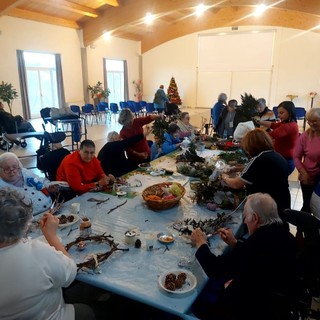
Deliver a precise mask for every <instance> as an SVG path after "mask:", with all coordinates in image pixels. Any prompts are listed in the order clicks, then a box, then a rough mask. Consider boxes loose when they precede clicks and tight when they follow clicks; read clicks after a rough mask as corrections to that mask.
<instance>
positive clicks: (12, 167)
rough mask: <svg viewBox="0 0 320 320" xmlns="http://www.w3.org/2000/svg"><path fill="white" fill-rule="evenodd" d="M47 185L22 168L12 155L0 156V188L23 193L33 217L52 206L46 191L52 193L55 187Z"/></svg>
mask: <svg viewBox="0 0 320 320" xmlns="http://www.w3.org/2000/svg"><path fill="white" fill-rule="evenodd" d="M49 183H50V182H49V181H48V180H46V179H44V178H39V177H38V176H37V175H36V174H34V173H33V172H31V171H30V170H28V169H25V168H23V166H22V164H21V162H20V160H19V159H18V157H17V156H16V155H15V154H14V153H12V152H6V153H4V154H2V155H1V156H0V188H1V189H3V188H10V189H12V190H17V191H19V192H21V193H23V194H24V196H25V198H26V199H27V200H28V201H29V202H32V206H33V214H34V215H37V214H39V213H41V212H44V211H46V210H48V209H49V208H50V206H51V204H52V200H51V197H50V195H49V192H48V190H49V191H50V192H53V191H55V187H54V186H53V185H49Z"/></svg>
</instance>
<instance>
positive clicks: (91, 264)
mask: <svg viewBox="0 0 320 320" xmlns="http://www.w3.org/2000/svg"><path fill="white" fill-rule="evenodd" d="M112 238H113V237H112V236H111V235H106V234H105V233H103V234H101V235H91V236H87V237H78V238H77V239H75V240H74V241H72V242H70V243H68V244H67V245H66V246H65V248H66V250H67V251H68V250H69V249H70V248H71V247H72V246H74V245H76V244H78V243H79V242H81V241H96V242H99V243H100V242H106V243H108V244H109V245H110V248H111V249H110V251H107V252H105V253H98V254H96V255H94V256H93V257H92V258H90V259H89V260H87V261H84V262H80V263H78V264H77V267H78V270H80V269H83V268H89V269H96V268H97V267H98V265H99V263H101V262H102V261H104V260H107V259H108V258H109V257H110V256H111V254H112V253H113V252H115V251H129V249H120V248H118V245H119V244H116V243H115V242H114V240H113V239H112Z"/></svg>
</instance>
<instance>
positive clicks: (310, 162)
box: [294, 108, 320, 212]
mask: <svg viewBox="0 0 320 320" xmlns="http://www.w3.org/2000/svg"><path fill="white" fill-rule="evenodd" d="M306 118H307V122H308V124H309V128H308V129H307V130H306V131H305V132H304V133H302V134H301V136H300V137H299V140H298V143H297V146H296V148H295V150H294V164H295V166H296V168H297V170H298V171H299V180H300V186H301V190H302V197H303V206H302V208H301V211H306V212H310V199H311V196H312V193H313V190H314V188H315V184H316V180H317V177H319V174H320V108H313V109H310V110H309V111H308V112H307V115H306Z"/></svg>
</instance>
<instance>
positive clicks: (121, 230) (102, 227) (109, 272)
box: [59, 152, 241, 319]
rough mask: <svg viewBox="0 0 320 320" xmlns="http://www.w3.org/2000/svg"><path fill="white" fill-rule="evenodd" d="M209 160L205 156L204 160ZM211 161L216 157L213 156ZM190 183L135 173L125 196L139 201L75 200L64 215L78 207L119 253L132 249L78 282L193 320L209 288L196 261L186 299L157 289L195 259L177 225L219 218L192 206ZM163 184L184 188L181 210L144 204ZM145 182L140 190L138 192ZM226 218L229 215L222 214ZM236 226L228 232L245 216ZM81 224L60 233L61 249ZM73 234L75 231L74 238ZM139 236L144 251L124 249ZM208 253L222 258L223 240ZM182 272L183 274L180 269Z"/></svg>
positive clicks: (169, 163) (167, 160)
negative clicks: (169, 237)
mask: <svg viewBox="0 0 320 320" xmlns="http://www.w3.org/2000/svg"><path fill="white" fill-rule="evenodd" d="M204 155H205V154H204ZM211 156H212V152H211ZM152 165H153V166H154V167H157V168H166V169H168V170H172V169H174V168H175V161H174V159H173V158H171V157H162V158H160V159H158V160H157V161H155V162H154V163H153V164H152ZM189 180H190V178H189V177H186V176H183V175H180V174H178V173H176V172H175V173H174V174H173V175H171V176H151V175H149V174H147V173H145V172H140V171H135V172H132V173H130V174H129V175H128V176H127V181H128V182H129V184H130V185H131V187H130V188H129V189H128V190H127V191H129V193H128V195H132V193H133V192H134V194H136V196H134V197H132V196H128V197H118V196H114V195H112V194H106V193H86V194H84V195H82V196H80V197H77V198H74V199H72V200H71V201H69V202H68V203H66V204H64V206H63V208H62V210H61V213H65V214H68V213H69V212H70V211H71V205H72V203H75V202H79V203H80V207H81V208H80V216H87V217H88V218H90V220H91V222H92V231H93V233H94V234H102V233H106V234H108V235H109V234H110V235H112V236H113V237H114V240H115V242H116V243H119V248H129V251H116V252H114V253H113V254H112V255H111V256H110V257H109V258H108V259H107V260H106V261H104V262H103V263H102V264H101V266H100V267H99V272H98V273H95V272H79V273H78V275H77V279H78V280H80V281H83V282H86V283H88V284H91V285H94V286H97V287H100V288H103V289H105V290H108V291H111V292H114V293H117V294H119V295H122V296H125V297H128V298H131V299H133V300H137V301H139V302H142V303H144V304H147V305H150V306H153V307H155V308H158V309H161V310H164V311H166V312H169V313H172V314H175V315H178V316H180V317H182V318H185V319H188V318H190V317H191V318H192V315H191V314H190V307H191V306H192V304H193V302H194V300H195V299H196V297H197V296H198V294H199V293H200V292H201V290H202V289H203V287H204V286H205V284H206V282H207V277H206V275H205V274H204V272H203V271H202V268H201V267H200V265H199V264H198V262H197V261H196V259H194V261H193V262H192V263H191V265H190V266H189V268H190V271H191V272H192V273H193V274H194V275H195V276H196V278H197V286H196V288H195V289H194V290H193V291H191V292H189V293H186V294H182V295H180V294H176V293H168V292H165V291H164V290H162V288H160V287H159V285H158V278H159V276H160V274H162V273H163V272H167V271H171V270H177V269H180V267H179V266H178V262H179V260H180V259H181V258H183V257H185V256H193V255H194V253H195V249H194V248H193V247H192V246H191V244H190V240H189V239H188V238H186V237H184V236H181V235H179V232H178V231H177V230H175V229H174V228H173V227H172V226H173V224H174V223H175V222H178V221H183V220H184V219H187V218H194V219H196V220H199V219H201V220H204V219H208V218H215V217H217V213H218V212H222V210H219V211H216V212H213V211H209V210H207V209H206V208H205V207H201V206H199V205H197V204H194V203H193V201H192V199H191V197H190V196H192V190H191V189H190V186H189ZM164 181H172V182H174V181H175V182H179V183H181V184H182V185H184V187H185V188H186V194H185V196H184V197H183V198H182V199H181V201H180V203H179V205H177V206H175V207H173V208H171V209H168V210H164V211H153V210H150V209H149V208H148V207H147V206H146V204H145V203H144V201H143V199H142V197H141V192H142V191H143V190H144V189H145V188H146V187H147V186H150V185H152V184H155V183H160V182H164ZM139 182H141V183H142V186H140V187H135V186H136V185H139V184H140V183H139ZM90 198H95V199H97V200H98V199H99V200H106V199H107V198H109V200H107V201H106V202H103V203H101V204H97V203H96V202H91V201H88V200H89V199H90ZM125 201H126V203H125V204H124V205H123V206H121V207H119V208H118V209H116V210H114V211H112V212H110V213H107V212H108V211H109V209H111V208H114V207H116V206H118V205H120V204H123V203H124V202H125ZM224 212H227V211H224ZM232 217H233V219H232V221H233V223H232V224H230V225H229V226H230V228H232V229H233V231H234V232H237V230H238V229H239V226H240V224H241V210H239V211H236V212H235V213H233V214H232ZM78 227H79V222H77V223H76V224H74V225H72V226H70V227H67V228H65V229H64V230H60V231H59V236H60V237H61V238H62V241H63V243H64V244H65V245H66V244H67V243H69V242H71V241H73V240H74V239H75V238H77V237H78V236H79V228H78ZM70 229H71V230H72V231H71V232H70ZM128 230H134V231H136V233H137V235H136V238H139V239H140V240H141V243H142V246H141V248H135V247H134V246H133V245H128V244H126V241H125V232H126V231H128ZM160 232H165V233H166V232H171V233H173V234H174V235H175V241H174V242H173V243H172V244H168V245H167V246H166V245H164V244H161V243H160V242H159V241H157V239H156V237H157V234H158V233H160ZM150 234H151V235H153V236H154V237H155V242H154V249H153V250H151V251H147V250H146V238H147V237H150ZM209 244H210V248H211V250H212V252H214V253H215V254H221V253H222V252H223V251H224V249H225V248H226V244H225V243H224V242H223V241H222V240H221V239H220V237H218V236H216V237H212V238H210V240H209ZM93 247H94V246H93V245H92V246H90V248H91V249H89V248H88V252H87V251H86V250H87V249H85V250H84V251H78V250H77V249H76V248H72V251H70V253H71V254H72V255H73V256H74V258H75V260H76V262H80V261H83V260H84V256H86V255H87V254H88V253H89V251H90V250H93V249H92V248H93ZM95 251H99V252H105V251H108V248H107V246H106V245H103V244H99V245H97V247H96V248H95ZM181 270H183V269H181Z"/></svg>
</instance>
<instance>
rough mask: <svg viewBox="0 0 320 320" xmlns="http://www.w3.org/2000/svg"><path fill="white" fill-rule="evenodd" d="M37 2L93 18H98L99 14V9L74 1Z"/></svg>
mask: <svg viewBox="0 0 320 320" xmlns="http://www.w3.org/2000/svg"><path fill="white" fill-rule="evenodd" d="M36 2H39V3H43V4H45V5H46V6H51V7H56V8H59V9H61V10H66V11H70V12H75V13H79V14H81V15H84V16H87V17H91V18H97V17H98V16H99V14H98V11H96V10H94V9H92V8H89V7H86V6H82V5H80V4H77V3H73V2H70V1H66V0H55V1H48V0H36Z"/></svg>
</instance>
